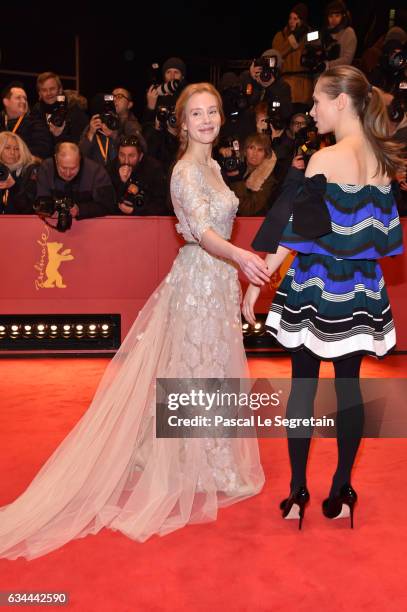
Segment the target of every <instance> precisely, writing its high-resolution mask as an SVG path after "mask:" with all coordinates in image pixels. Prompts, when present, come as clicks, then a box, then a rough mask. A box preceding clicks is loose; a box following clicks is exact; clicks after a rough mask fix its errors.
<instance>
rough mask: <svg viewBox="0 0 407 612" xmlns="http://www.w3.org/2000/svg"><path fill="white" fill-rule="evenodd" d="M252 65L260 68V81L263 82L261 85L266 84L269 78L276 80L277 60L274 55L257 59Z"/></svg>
mask: <svg viewBox="0 0 407 612" xmlns="http://www.w3.org/2000/svg"><path fill="white" fill-rule="evenodd" d="M253 65H254V66H255V67H256V68H259V67H260V68H261V72H260V80H261V81H263V83H267V81H269V80H270V79H271V77H274V78H275V79H277V78H278V73H279V71H278V60H277V57H276V56H275V55H271V56H270V57H267V56H266V57H263V56H262V57H259V58H257V59H255V60H254V62H253Z"/></svg>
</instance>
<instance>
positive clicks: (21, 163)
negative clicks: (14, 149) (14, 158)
mask: <svg viewBox="0 0 407 612" xmlns="http://www.w3.org/2000/svg"><path fill="white" fill-rule="evenodd" d="M9 140H13V141H14V142H15V143H17V145H18V150H19V152H20V159H19V160H18V162H17V163H16V164H11V165H8V164H7V167H8V168H9V169H10V170H11V172H14V171H15V170H21V169H23V168H25V167H26V166H29V165H30V164H33V163H34V161H35V160H34V157H33V155H32V154H31V152H30V150H29V148H28V147H27V145H26V144H25V142H24V140H23V139H22V138H20V136H18V135H17V134H13V132H0V160H1V157H2V155H3V151H4V148H5V146H6V145H7V144H8V141H9ZM2 163H4V162H2Z"/></svg>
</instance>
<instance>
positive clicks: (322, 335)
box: [243, 66, 403, 526]
mask: <svg viewBox="0 0 407 612" xmlns="http://www.w3.org/2000/svg"><path fill="white" fill-rule="evenodd" d="M311 115H312V116H313V117H314V119H315V121H316V124H317V127H318V131H319V132H320V133H321V134H325V133H328V132H331V131H332V132H334V133H335V137H336V144H335V145H333V146H330V147H326V148H324V149H321V150H320V151H318V152H316V153H315V154H314V155H313V156H312V157H311V159H310V161H309V164H308V166H307V170H306V172H305V177H304V175H303V173H302V172H301V171H300V170H297V169H295V168H292V169H291V170H290V171H289V177H288V178H289V180H288V181H286V183H285V185H284V188H283V192H282V194H281V196H280V197H279V199H278V200H277V201H276V202H275V204H274V206H273V208H272V209H271V211H270V213H269V215H268V217H267V218H266V220H265V221H264V223H263V225H262V227H261V228H260V230H259V232H258V234H257V236H256V238H255V240H254V242H253V246H254V248H255V249H256V250H259V251H263V252H264V251H266V252H268V253H269V255H267V257H266V262H267V265H268V267H269V271H270V272H271V273H273V272H274V271H275V270H276V269H277V268H278V266H279V265H280V263H281V262H282V261H283V260H284V258H285V257H286V255H287V254H288V252H289V250H290V249H293V250H296V251H297V257H296V258H295V259H294V261H293V263H292V265H291V267H290V269H289V270H288V272H287V275H286V276H285V278H284V280H283V282H282V284H281V285H280V287H279V289H278V291H277V293H276V296H275V299H274V301H273V303H272V305H271V308H270V312H269V315H268V318H267V322H266V327H267V330H268V331H269V332H270V333H271V334H272V335H273V336H274V337H275V338H276V339H277V340H278V341H279V342H280V343H281V344H282V345H283V346H284V347H285V348H286V349H287V350H289V351H290V352H291V360H292V376H293V383H292V389H291V394H290V398H289V401H288V405H287V416H288V417H294V418H308V417H311V416H312V413H313V402H314V397H315V394H316V390H317V380H318V376H319V368H320V364H321V361H322V360H329V361H333V363H334V368H335V389H336V394H337V400H338V412H337V442H338V464H337V468H336V471H335V474H334V476H333V479H332V483H331V488H330V491H329V496H328V497H327V499H325V501H324V502H323V513H324V515H325V516H326V517H328V518H339V517H341V516H349V514H350V516H351V526H353V508H354V504H355V502H356V499H357V495H356V492H355V490H354V489H353V487H352V486H351V470H352V466H353V463H354V460H355V457H356V453H357V450H358V447H359V443H360V439H361V436H362V432H363V423H364V408H363V400H362V396H361V392H360V386H359V372H360V366H361V362H362V358H363V355H374V356H376V357H384V356H385V355H387V354H388V353H389V352H390V351H391V350H392V349H393V348H394V346H395V343H396V334H395V329H394V322H393V318H392V314H391V309H390V305H389V300H388V296H387V292H386V288H385V286H384V280H383V275H382V271H381V268H380V266H379V264H378V263H377V261H376V260H377V258H379V257H383V256H390V255H397V254H399V253H401V252H402V231H401V226H400V221H399V217H398V214H397V208H396V204H395V201H394V197H393V195H392V191H391V184H390V181H391V179H392V177H394V176H395V175H396V173H397V172H398V171H399V169H400V168H402V167H403V160H402V158H401V157H400V150H401V147H400V145H397V144H396V143H394V142H393V141H392V140H391V139H390V128H389V121H388V116H387V110H386V106H385V102H384V99H383V94H382V92H381V90H379V89H378V88H376V87H372V86H371V85H370V84H369V82H368V81H367V79H366V77H365V76H364V74H363V73H362V72H360V71H359V70H358V69H357V68H354V67H352V66H339V67H337V68H333V69H331V70H328V71H326V72H325V73H323V74H322V75H321V76H320V78H319V79H318V82H317V84H316V87H315V91H314V106H313V108H312V111H311ZM259 292H260V288H259V287H256V286H254V285H251V286H250V287H249V288H248V290H247V293H246V296H245V298H244V304H243V313H244V316H245V318H246V320H247V321H249V322H250V323H252V324H253V323H254V322H255V315H254V304H255V302H256V300H257V297H258V295H259ZM301 379H302V380H301ZM304 379H307V380H304ZM343 379H347V380H343ZM301 433H302V437H295V438H293V437H290V438H289V440H288V448H289V455H290V462H291V487H290V495H289V497H288V498H287V499H285V500H284V501H283V502H282V503H281V505H280V508H281V510H282V513H283V517H284V518H299V519H300V523H299V524H300V526H301V521H302V517H303V515H304V508H305V505H306V503H307V502H308V500H309V492H308V489H307V483H306V465H307V458H308V450H309V445H310V435H311V433H312V432H311V431H310V429H309V428H306V427H304V428H303V429H302V430H301Z"/></svg>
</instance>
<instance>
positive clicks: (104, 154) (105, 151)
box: [96, 134, 110, 163]
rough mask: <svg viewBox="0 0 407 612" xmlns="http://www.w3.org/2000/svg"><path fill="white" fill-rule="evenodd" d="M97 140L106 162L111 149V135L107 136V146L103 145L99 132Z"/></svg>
mask: <svg viewBox="0 0 407 612" xmlns="http://www.w3.org/2000/svg"><path fill="white" fill-rule="evenodd" d="M96 140H97V143H98V145H99V149H100V153H101V154H102V157H103V159H104V162H105V163H106V161H107V152H108V150H109V142H110V138H109V136H106V146H105V147H103V144H102V141H101V139H100V136H99V134H96Z"/></svg>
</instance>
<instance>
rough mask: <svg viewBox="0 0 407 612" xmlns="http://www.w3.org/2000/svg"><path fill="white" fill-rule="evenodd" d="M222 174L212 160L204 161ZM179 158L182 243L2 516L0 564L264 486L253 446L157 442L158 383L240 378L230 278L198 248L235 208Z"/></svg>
mask: <svg viewBox="0 0 407 612" xmlns="http://www.w3.org/2000/svg"><path fill="white" fill-rule="evenodd" d="M212 163H213V164H214V167H215V166H216V168H217V171H218V172H219V167H218V166H217V164H216V162H215V161H213V162H212ZM202 170H203V168H201V167H200V166H198V165H195V164H193V163H191V162H189V161H186V160H181V161H179V162H178V163H177V165H176V166H175V169H174V172H173V177H172V181H171V191H172V197H173V202H174V208H175V212H176V215H177V217H178V220H179V223H178V225H177V230H178V232H180V233H181V234H182V235H183V236H184V238H185V240H186V242H187V243H191V244H186V245H185V246H184V247H182V248H181V249H180V251H179V254H178V256H177V258H176V259H175V261H174V264H173V267H172V269H171V271H170V273H169V274H168V276H167V277H166V278H165V279H164V281H163V282H162V283H161V285H160V286H159V287H158V288H157V290H156V292H155V293H154V294H153V295H152V296H151V297H150V299H149V300H148V302H147V303H146V305H145V306H144V308H143V309H142V310H141V312H140V314H139V316H138V318H137V320H136V321H135V323H134V324H133V326H132V328H131V329H130V331H129V333H128V335H127V337H126V338H125V340H124V342H123V344H122V346H121V347H120V349H119V351H118V352H117V353H116V355H115V356H114V358H113V359H112V361H111V362H110V363H109V365H108V367H107V369H106V371H105V373H104V375H103V377H102V380H101V382H100V385H99V387H98V389H97V391H96V394H95V397H94V399H93V401H92V403H91V405H90V407H89V409H88V410H87V411H86V413H85V414H84V415H83V417H82V418H81V419H80V421H79V422H78V423H77V425H76V426H75V427H74V429H73V430H72V431H71V432H70V433H69V435H68V436H67V437H66V438H65V440H64V441H63V442H62V443H61V444H60V446H59V447H58V448H57V449H56V451H55V452H54V453H53V455H52V456H51V457H50V458H49V459H48V461H47V462H46V463H45V464H44V466H43V467H42V468H41V470H40V471H39V472H38V474H37V475H36V477H35V478H34V480H33V481H32V482H31V484H30V485H29V486H28V488H27V489H26V491H25V492H24V493H23V494H22V495H21V496H20V497H19V498H17V499H16V500H15V501H14V502H12V503H10V505H8V506H4V507H3V508H1V509H0V557H7V558H9V559H15V558H17V557H19V556H23V557H26V558H27V559H32V558H34V557H38V556H40V555H43V554H45V553H47V552H49V551H51V550H53V549H55V548H58V547H59V546H62V545H63V544H65V543H66V542H68V541H69V540H71V539H73V538H79V537H83V536H85V535H87V534H95V533H97V532H98V531H99V530H100V529H101V528H103V527H108V528H110V529H114V530H119V531H121V532H123V533H124V534H126V535H127V536H129V537H130V538H133V539H135V540H139V541H141V542H142V541H144V540H146V539H147V538H149V537H150V536H152V535H153V534H159V535H164V534H167V533H169V532H171V531H173V530H175V529H178V528H180V527H182V526H184V525H186V524H187V523H198V522H206V521H210V520H214V519H216V515H217V510H218V508H219V507H220V506H227V505H229V504H231V503H233V502H236V501H240V500H242V499H244V498H246V497H249V496H250V495H253V494H255V493H258V492H259V491H260V490H261V488H262V486H263V483H264V475H263V470H262V467H261V464H260V462H259V454H258V445H257V440H255V439H221V438H218V439H202V438H199V439H197V438H196V439H192V438H191V439H158V438H156V437H155V387H154V385H155V379H156V378H158V377H162V378H174V377H196V378H202V377H231V378H238V377H246V376H247V364H246V358H245V354H244V349H243V343H242V336H241V326H240V308H239V306H240V305H239V302H240V290H239V284H238V280H237V271H236V269H235V268H234V267H233V266H232V265H231V264H230V263H227V262H226V261H223V260H221V259H218V258H216V257H213V256H211V255H209V254H208V253H207V252H206V251H205V250H204V249H203V248H201V247H200V246H199V245H198V242H199V240H200V238H201V236H202V233H203V232H204V231H205V229H207V228H209V227H211V228H213V229H214V230H216V231H217V232H218V233H219V234H220V235H221V236H223V237H224V238H227V239H228V238H230V234H231V230H232V224H233V219H234V216H235V213H236V208H237V199H236V198H235V196H234V195H233V193H232V192H231V191H230V190H229V189H228V188H227V187H226V185H225V187H224V189H222V190H219V191H218V190H216V189H214V188H213V187H211V186H209V185H208V184H207V182H206V181H205V177H204V175H203V174H202Z"/></svg>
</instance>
